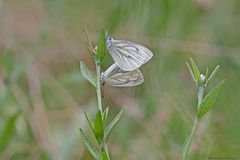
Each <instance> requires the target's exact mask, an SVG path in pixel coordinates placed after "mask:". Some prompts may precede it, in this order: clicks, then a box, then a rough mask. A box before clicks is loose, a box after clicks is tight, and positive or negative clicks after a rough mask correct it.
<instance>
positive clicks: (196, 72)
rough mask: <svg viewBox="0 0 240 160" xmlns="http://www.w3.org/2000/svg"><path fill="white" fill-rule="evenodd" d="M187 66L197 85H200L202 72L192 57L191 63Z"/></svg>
mask: <svg viewBox="0 0 240 160" xmlns="http://www.w3.org/2000/svg"><path fill="white" fill-rule="evenodd" d="M187 66H188V69H189V71H190V73H191V75H192V78H193V80H194V81H195V83H196V85H199V84H200V83H201V77H200V72H199V70H198V67H197V65H196V64H195V62H194V61H193V59H192V58H190V65H189V64H188V63H187Z"/></svg>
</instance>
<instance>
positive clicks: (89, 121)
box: [84, 112, 94, 132]
mask: <svg viewBox="0 0 240 160" xmlns="http://www.w3.org/2000/svg"><path fill="white" fill-rule="evenodd" d="M84 115H85V118H86V120H87V122H88V124H89V126H90V128H91V129H92V131H93V132H94V124H93V122H92V121H91V120H90V119H89V117H88V115H87V113H86V112H84Z"/></svg>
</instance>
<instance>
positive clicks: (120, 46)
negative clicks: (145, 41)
mask: <svg viewBox="0 0 240 160" xmlns="http://www.w3.org/2000/svg"><path fill="white" fill-rule="evenodd" d="M106 47H107V49H108V51H109V53H110V54H111V56H112V58H113V60H114V62H115V63H116V64H117V65H118V67H120V68H121V69H122V70H124V71H132V70H135V69H137V68H139V67H141V66H142V65H143V64H145V63H146V62H147V61H149V60H150V59H151V58H152V56H153V53H152V52H151V51H150V50H149V49H148V48H146V47H144V46H142V45H140V44H136V43H133V42H130V41H125V40H114V39H112V37H110V36H108V38H107V42H106Z"/></svg>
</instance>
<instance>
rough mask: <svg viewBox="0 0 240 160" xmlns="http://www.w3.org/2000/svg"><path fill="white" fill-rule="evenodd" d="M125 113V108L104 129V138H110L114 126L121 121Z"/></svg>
mask: <svg viewBox="0 0 240 160" xmlns="http://www.w3.org/2000/svg"><path fill="white" fill-rule="evenodd" d="M123 113H124V109H122V110H121V111H120V112H119V113H118V114H117V115H116V117H115V118H114V119H113V120H112V122H111V123H110V124H109V125H108V126H107V128H106V129H105V131H104V133H105V134H104V136H105V137H104V139H106V140H107V139H108V137H109V136H110V134H111V132H112V130H113V128H114V127H115V126H116V125H117V123H118V122H119V120H120V119H121V118H122V116H123Z"/></svg>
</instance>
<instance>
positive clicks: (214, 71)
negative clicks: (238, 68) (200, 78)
mask: <svg viewBox="0 0 240 160" xmlns="http://www.w3.org/2000/svg"><path fill="white" fill-rule="evenodd" d="M219 68H220V65H217V66H216V68H215V69H214V70H213V72H212V73H211V75H210V76H209V78H208V79H207V81H206V84H208V82H209V81H210V80H211V79H213V77H214V76H215V75H216V74H217V72H218V70H219Z"/></svg>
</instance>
